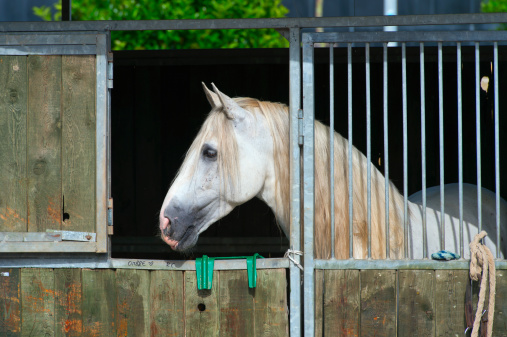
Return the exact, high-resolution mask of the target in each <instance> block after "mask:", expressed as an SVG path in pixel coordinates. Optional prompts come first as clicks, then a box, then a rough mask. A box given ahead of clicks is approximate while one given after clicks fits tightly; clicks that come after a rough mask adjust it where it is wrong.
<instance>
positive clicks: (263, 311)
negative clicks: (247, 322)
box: [254, 269, 289, 337]
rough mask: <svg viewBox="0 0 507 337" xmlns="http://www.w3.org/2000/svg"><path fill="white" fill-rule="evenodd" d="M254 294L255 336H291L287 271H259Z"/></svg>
mask: <svg viewBox="0 0 507 337" xmlns="http://www.w3.org/2000/svg"><path fill="white" fill-rule="evenodd" d="M254 293H255V296H254V307H255V309H254V316H255V317H254V335H255V336H273V337H274V336H289V320H288V312H287V271H286V270H285V269H261V270H258V271H257V287H256V288H255V291H254Z"/></svg>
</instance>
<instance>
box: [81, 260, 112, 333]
mask: <svg viewBox="0 0 507 337" xmlns="http://www.w3.org/2000/svg"><path fill="white" fill-rule="evenodd" d="M82 279H83V290H82V293H83V336H88V337H102V336H116V325H115V317H116V282H115V274H114V271H113V270H111V269H98V270H87V269H84V270H83V271H82Z"/></svg>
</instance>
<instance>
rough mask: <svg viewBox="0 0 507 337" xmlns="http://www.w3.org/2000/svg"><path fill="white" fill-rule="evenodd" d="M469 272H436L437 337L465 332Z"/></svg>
mask: <svg viewBox="0 0 507 337" xmlns="http://www.w3.org/2000/svg"><path fill="white" fill-rule="evenodd" d="M467 280H468V271H467V270H436V271H435V324H436V336H442V337H443V336H454V335H461V334H463V332H464V331H465V328H466V322H465V291H466V284H467Z"/></svg>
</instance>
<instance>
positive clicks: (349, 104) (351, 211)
mask: <svg viewBox="0 0 507 337" xmlns="http://www.w3.org/2000/svg"><path fill="white" fill-rule="evenodd" d="M347 110H348V138H349V148H348V156H349V163H348V164H349V170H348V171H349V258H353V257H354V173H353V172H354V171H353V167H354V165H353V163H354V155H353V152H352V45H351V44H350V43H349V44H348V45H347Z"/></svg>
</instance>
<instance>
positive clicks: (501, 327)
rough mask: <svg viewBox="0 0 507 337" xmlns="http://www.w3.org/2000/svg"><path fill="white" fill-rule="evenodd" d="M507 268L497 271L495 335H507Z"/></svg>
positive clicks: (506, 336) (505, 336) (503, 336)
mask: <svg viewBox="0 0 507 337" xmlns="http://www.w3.org/2000/svg"><path fill="white" fill-rule="evenodd" d="M506 298H507V270H497V271H496V295H495V320H494V321H493V336H501V337H507V301H506V300H505V299H506Z"/></svg>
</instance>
